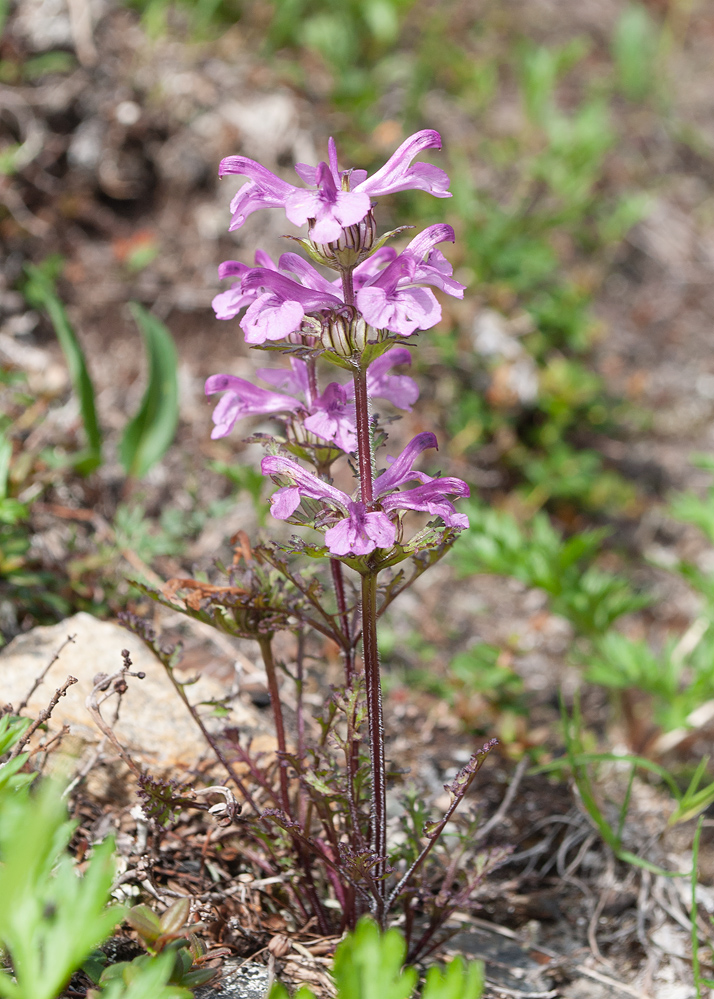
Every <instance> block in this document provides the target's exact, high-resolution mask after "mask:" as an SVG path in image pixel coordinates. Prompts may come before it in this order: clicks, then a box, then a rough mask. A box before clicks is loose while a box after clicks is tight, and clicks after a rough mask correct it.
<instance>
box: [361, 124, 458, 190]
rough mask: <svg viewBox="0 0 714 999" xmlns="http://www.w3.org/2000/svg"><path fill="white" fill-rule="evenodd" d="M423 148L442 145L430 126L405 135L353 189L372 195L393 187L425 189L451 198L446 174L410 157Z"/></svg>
mask: <svg viewBox="0 0 714 999" xmlns="http://www.w3.org/2000/svg"><path fill="white" fill-rule="evenodd" d="M423 149H441V136H440V135H439V133H438V132H435V131H434V130H433V129H430V128H425V129H422V130H421V131H420V132H415V133H414V135H410V136H409V138H408V139H405V140H404V142H403V143H402V144H401V146H400V147H399V148H398V149H397V150H396V152H395V153H394V154H393V155H392V156H391V157H390V158H389V159H388V160H387V162H386V163H385V164H384V166H383V167H382V168H381V169H380V170H378V171H377V172H376V173H374V174H372V176H371V177H368V178H367V180H363V181H362V183H361V184H357V185H356V187H355V190H356V191H361V192H363V193H365V194H368V195H369V196H370V197H371V198H376V197H379V195H381V194H393V193H394V192H396V191H409V190H421V191H428V192H429V194H433V195H434V196H435V197H437V198H450V197H451V194H450V193H449V191H448V187H449V178H448V176H447V174H446V173H444V171H443V170H440V169H439V167H435V166H432V165H431V164H430V163H415V164H414V166H412V165H411V162H412V160H413V159H414V157H415V156H417V155H418V154H419V153H420V152H421V151H422V150H423Z"/></svg>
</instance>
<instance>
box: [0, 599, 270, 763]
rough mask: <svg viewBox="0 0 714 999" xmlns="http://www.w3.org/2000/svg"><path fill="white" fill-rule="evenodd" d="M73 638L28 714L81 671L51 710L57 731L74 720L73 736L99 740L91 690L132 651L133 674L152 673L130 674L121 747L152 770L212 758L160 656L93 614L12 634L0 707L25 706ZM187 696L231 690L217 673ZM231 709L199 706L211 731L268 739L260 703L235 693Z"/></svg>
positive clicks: (107, 712)
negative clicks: (216, 711) (221, 713)
mask: <svg viewBox="0 0 714 999" xmlns="http://www.w3.org/2000/svg"><path fill="white" fill-rule="evenodd" d="M68 635H74V636H75V640H74V642H68V643H66V644H65V645H64V647H63V648H62V651H61V652H60V654H59V657H58V658H57V661H56V662H54V663H53V664H52V666H51V667H50V669H49V671H48V672H47V674H46V676H45V678H44V680H43V681H42V683H41V684H40V685H39V687H38V688H37V690H36V691H34V693H33V694H32V696H31V697H30V700H29V702H28V705H27V708H26V709H25V711H24V712H23V713H24V714H25V715H26V716H28V717H36V715H37V713H38V712H39V711H41V710H42V709H43V708H45V707H47V704H48V702H49V700H50V698H51V697H52V695H53V694H54V692H55V690H57V689H58V688H59V687H60V686H61V685H62V684H63V683H64V681H65V680H66V679H67V677H68V676H74V677H76V678H77V680H78V682H77V683H75V684H73V685H72V686H71V687H69V689H68V690H67V693H66V695H65V696H64V697H62V698H61V699H60V701H59V703H58V704H57V707H56V708H55V709H54V711H53V713H52V718H51V720H50V723H49V730H50V733H53V732H56V731H59V730H60V728H61V727H62V725H64V724H68V725H69V726H70V734H71V735H72V736H75V737H79V739H80V740H81V741H82V742H83V743H85V744H96V743H97V742H99V741H100V740H101V738H102V734H101V732H100V731H99V729H98V728H97V726H96V725H95V724H94V722H93V720H92V717H91V715H90V713H89V710H88V709H87V707H86V700H87V698H88V697H89V695H90V694H91V692H92V688H93V686H94V677H95V676H96V675H97V674H98V673H106V674H112V673H114V672H116V671H117V670H118V669H120V668H121V666H122V656H121V652H122V649H128V651H129V653H130V655H131V660H132V663H133V668H132V671H133V672H144V673H145V674H146V676H145V678H144V679H143V680H141V679H138V678H135V677H129V678H128V690H127V691H126V693H125V694H124V696H123V698H122V703H121V710H120V713H119V719H118V721H117V723H116V725H114V726H113V729H114V732H115V734H116V736H117V738H118V740H119V742H120V743H121V744H122V746H124V747H125V748H126V749H127V750H128V751H129V752H130V754H131V755H132V756H133V757H134V758H135V759H136V760H137V761H138V762H143V763H145V764H146V765H147V766H148V767H149V768H150V769H152V768H154V769H159V770H168V769H171V768H173V767H179V768H187V767H195V766H196V764H197V763H198V762H199V760H201V759H202V758H204V757H207V756H210V749H209V747H208V746H207V745H206V742H205V740H204V739H203V737H202V736H201V733H200V731H199V730H198V727H197V726H196V724H195V722H194V721H193V719H192V718H191V716H190V715H189V713H188V711H187V710H186V707H185V706H184V704H183V703H182V701H181V699H180V697H179V695H178V693H177V692H176V690H175V689H174V687H173V685H172V684H171V681H170V680H169V678H168V676H167V675H166V672H165V670H164V667H163V666H162V664H161V663H160V662H159V661H158V659H156V657H155V656H154V655H153V653H152V652H151V651H150V650H149V649H147V648H146V646H145V645H144V644H143V642H142V641H141V640H140V639H139V638H137V637H136V635H133V634H131V632H129V631H126V630H125V629H124V628H122V627H120V626H119V625H117V624H113V623H112V622H110V621H100V620H98V619H97V618H94V617H92V616H91V614H86V613H80V614H75V615H74V617H71V618H68V619H67V620H65V621H62V622H60V624H56V625H52V626H50V627H39V628H33V629H32V631H29V632H27V633H26V634H24V635H18V636H17V637H16V638H15V639H13V641H12V642H11V643H10V644H9V645H8V646H7V648H5V649H3V650H2V652H0V705H3V704H11V705H13V706H14V707H15V708H17V707H19V705H20V704H21V703H22V701H23V700H24V698H25V697H26V696H27V692H28V691H29V690H30V688H31V687H32V684H33V682H34V680H35V678H36V677H37V676H39V675H40V673H41V672H42V671H43V670H44V669H45V667H46V666H47V665H48V663H49V662H50V660H51V659H52V657H53V656H54V655H55V654H56V653H57V651H58V649H59V648H60V646H62V644H63V643H64V642H65V640H66V638H67V636H68ZM184 676H185V675H184ZM182 678H184V677H182ZM187 694H188V696H189V698H190V700H191V703H192V704H198V703H200V702H207V701H216V700H222V699H223V698H225V697H226V696H227V695H229V694H231V690H230V689H229V687H228V686H227V685H226V684H225V683H221V682H219V681H218V680H217V679H215V678H214V677H211V676H206V675H200V676H199V678H198V680H197V681H196V683H192V684H191V685H190V686H189V687H188V688H187ZM115 705H116V697H111V698H110V699H109V700H108V701H107V703H106V706H105V708H104V710H103V711H102V716H103V717H104V718H105V720H106V721H109V722H111V720H112V719H113V717H114V711H115ZM229 707H230V714H229V715H228V716H226V717H223V718H216V717H213V715H212V709H211V707H210V706H208V705H206V704H204V705H203V706H202V707H201V708H200V712H201V715H202V717H203V720H204V722H205V724H206V726H207V728H208V729H209V731H214V732H218V731H221V730H222V729H223V728H225V727H227V726H230V727H231V728H238V729H239V730H240V731H241V732H242V733H245V735H246V736H254V737H259V738H260V737H262V738H265V736H266V735H267V734H268V733H269V729H270V723H269V719H268V718H267V717H266V715H265V714H261V713H260V712H259V711H258V709H257V708H255V707H253V706H252V705H250V704H244V703H243V702H242V701H241V700H238V699H237V698H236V697H235V696H232V697H231V699H230V703H229Z"/></svg>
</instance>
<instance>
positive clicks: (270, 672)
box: [258, 635, 291, 816]
mask: <svg viewBox="0 0 714 999" xmlns="http://www.w3.org/2000/svg"><path fill="white" fill-rule="evenodd" d="M258 644H259V645H260V654H261V655H262V657H263V663H264V665H265V675H266V676H267V678H268V692H269V694H270V705H271V707H272V709H273V718H274V720H275V737H276V739H277V741H278V757H279V758H278V772H279V774H280V798H281V801H282V808H283V811H284V812H285V814H286V815H288V816H290V815H291V811H290V795H289V793H288V774H287V769H286V766H287V764H286V761H285V753H286V752H287V745H286V742H285V724H284V722H283V709H282V705H281V703H280V691H279V689H278V677H277V674H276V671H275V660H274V659H273V644H272V637H271V636H270V635H264V636H261V638H259V639H258Z"/></svg>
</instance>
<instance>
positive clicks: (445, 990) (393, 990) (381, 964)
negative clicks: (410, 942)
mask: <svg viewBox="0 0 714 999" xmlns="http://www.w3.org/2000/svg"><path fill="white" fill-rule="evenodd" d="M406 954H407V947H406V943H405V940H404V937H403V936H402V935H401V933H400V932H399V931H398V930H396V929H391V930H387V932H386V933H380V931H379V929H378V927H377V925H376V923H375V922H374V921H373V920H371V919H369V918H368V917H364V918H363V919H361V920H360V921H359V923H358V924H357V926H356V928H355V930H354V932H352V933H350V934H348V936H347V937H346V938H345V939H344V940H343V941H342V942H341V943H340V945H339V946H338V948H337V950H336V952H335V963H334V966H333V969H332V973H333V975H334V979H335V985H336V987H337V999H410V997H411V996H413V995H414V994H415V989H416V985H417V980H418V977H419V976H418V973H417V969H416V968H412V967H406V968H405V967H404V961H405V959H406ZM482 992H483V965H482V964H481V963H480V962H479V961H472V962H470V963H466V962H465V961H463V960H462V959H461V958H459V957H457V958H455V959H454V960H453V961H452V962H451V963H450V964H449V965H448V967H447V968H446V969H445V971H443V972H442V971H441V970H440V969H439V968H438V967H437V966H436V965H434V966H433V967H431V968H430V969H429V971H428V973H427V976H426V981H425V983H424V988H423V991H422V992H421V997H422V999H480V996H481V994H482ZM270 999H288V992H287V990H286V988H285V986H283V985H281V984H279V983H276V984H275V985H274V986H273V989H272V992H271V993H270ZM295 999H315V995H314V993H313V992H312V991H311V989H309V988H307V987H306V986H302V988H300V989H299V990H298V991H297V992H296V994H295Z"/></svg>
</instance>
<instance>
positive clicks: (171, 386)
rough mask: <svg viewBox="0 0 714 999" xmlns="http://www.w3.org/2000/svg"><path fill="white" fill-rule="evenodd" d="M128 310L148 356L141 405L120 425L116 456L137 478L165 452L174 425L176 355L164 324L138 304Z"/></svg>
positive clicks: (126, 469) (176, 388)
mask: <svg viewBox="0 0 714 999" xmlns="http://www.w3.org/2000/svg"><path fill="white" fill-rule="evenodd" d="M131 311H132V315H133V316H134V319H135V320H136V323H137V325H138V327H139V329H140V330H141V333H142V335H143V337H144V342H145V344H146V353H147V356H148V360H149V380H148V384H147V386H146V392H145V393H144V398H143V399H142V401H141V406H140V407H139V410H138V412H137V413H136V414H135V415H134V417H133V418H132V419H131V420H130V421H129V423H128V424H127V426H126V427H125V429H124V434H123V436H122V439H121V443H120V445H119V458H120V460H121V463H122V465H123V466H124V470H125V472H126V474H127V475H129V476H131V477H132V478H136V479H140V478H142V477H143V476H144V475H146V473H147V472H148V471H149V469H150V468H151V467H152V466H153V465H155V464H156V462H157V461H159V460H160V459H161V458H162V457H163V456H164V454H165V453H166V451H167V449H168V447H169V446H170V444H171V442H172V441H173V439H174V434H175V433H176V427H177V425H178V416H179V410H178V379H177V375H176V371H177V367H178V356H177V353H176V346H175V344H174V341H173V338H172V336H171V333H170V332H169V331H168V329H167V328H166V326H164V324H163V323H162V322H161V320H159V319H157V318H156V316H152V315H151V313H149V312H147V311H146V309H143V308H142V307H141V306H140V305H137V304H136V303H135V302H132V303H131Z"/></svg>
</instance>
